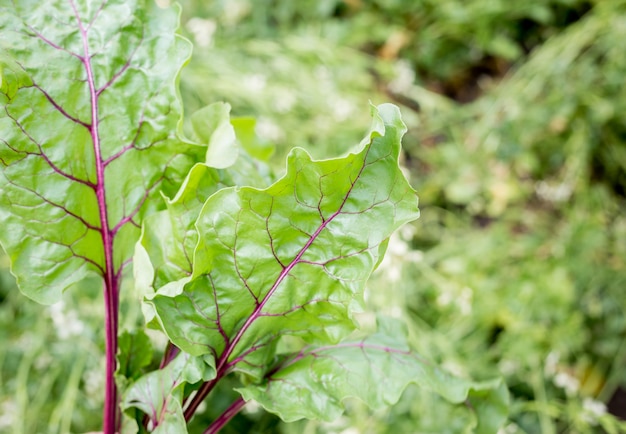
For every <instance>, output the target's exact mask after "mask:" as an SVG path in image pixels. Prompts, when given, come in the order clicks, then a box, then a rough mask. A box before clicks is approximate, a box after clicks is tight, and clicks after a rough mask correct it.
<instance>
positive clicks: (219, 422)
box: [204, 397, 246, 434]
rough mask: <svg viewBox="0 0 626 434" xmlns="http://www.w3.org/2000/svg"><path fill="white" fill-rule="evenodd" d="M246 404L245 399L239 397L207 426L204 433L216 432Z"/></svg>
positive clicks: (214, 433)
mask: <svg viewBox="0 0 626 434" xmlns="http://www.w3.org/2000/svg"><path fill="white" fill-rule="evenodd" d="M245 405H246V401H244V400H243V398H242V397H239V398H237V399H236V400H235V402H233V403H232V404H231V405H230V407H228V408H227V409H226V410H225V411H224V413H222V414H221V415H220V416H219V417H218V418H217V419H215V421H214V422H213V423H212V424H211V426H209V427H208V428H207V429H206V430H205V431H204V434H217V433H218V432H219V431H220V430H221V429H222V428H224V425H226V424H227V423H228V422H229V421H230V420H231V419H232V418H233V417H235V415H236V414H237V413H239V411H240V410H241V409H242V408H243V407H244V406H245Z"/></svg>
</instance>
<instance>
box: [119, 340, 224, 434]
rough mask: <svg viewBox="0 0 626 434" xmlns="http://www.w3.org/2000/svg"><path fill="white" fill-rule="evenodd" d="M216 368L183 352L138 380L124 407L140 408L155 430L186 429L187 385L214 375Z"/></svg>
mask: <svg viewBox="0 0 626 434" xmlns="http://www.w3.org/2000/svg"><path fill="white" fill-rule="evenodd" d="M214 374H215V370H214V369H212V368H210V367H209V366H207V364H206V363H205V362H204V361H202V360H201V359H200V358H198V357H192V356H190V355H189V354H185V353H182V352H181V353H179V355H178V356H176V358H175V359H174V360H173V361H172V362H171V363H169V364H168V365H167V366H166V367H165V368H163V369H161V370H158V371H154V372H150V373H149V374H146V375H144V376H143V377H141V378H139V379H138V380H137V381H135V382H134V383H133V384H132V385H131V386H130V387H129V388H128V390H127V391H126V393H125V394H124V396H123V400H122V404H121V407H122V409H123V410H128V409H131V408H137V409H139V410H141V411H142V412H144V413H145V414H146V415H147V416H148V417H149V420H150V424H149V428H150V429H151V432H153V433H172V434H173V433H186V432H187V425H186V422H185V418H184V416H183V412H182V407H181V403H182V399H183V396H182V394H183V387H184V385H185V384H193V383H197V382H199V381H207V380H210V379H212V378H213V376H214Z"/></svg>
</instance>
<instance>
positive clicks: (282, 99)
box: [274, 89, 298, 113]
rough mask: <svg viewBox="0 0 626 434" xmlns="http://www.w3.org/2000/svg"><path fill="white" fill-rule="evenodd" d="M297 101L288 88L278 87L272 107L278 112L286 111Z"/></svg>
mask: <svg viewBox="0 0 626 434" xmlns="http://www.w3.org/2000/svg"><path fill="white" fill-rule="evenodd" d="M297 101H298V98H297V96H296V94H295V93H294V92H293V91H291V90H289V89H279V90H278V91H277V92H276V97H275V99H274V109H275V110H276V111H277V112H278V113H287V112H288V111H290V110H291V109H292V108H293V106H294V105H296V102H297Z"/></svg>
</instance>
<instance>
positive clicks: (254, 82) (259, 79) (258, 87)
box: [241, 74, 267, 93]
mask: <svg viewBox="0 0 626 434" xmlns="http://www.w3.org/2000/svg"><path fill="white" fill-rule="evenodd" d="M241 85H242V86H243V87H244V88H245V89H246V90H247V91H248V92H250V93H259V92H261V91H263V89H265V87H266V85H267V77H266V76H265V75H263V74H249V75H246V76H244V77H243V78H242V79H241Z"/></svg>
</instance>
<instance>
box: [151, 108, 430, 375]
mask: <svg viewBox="0 0 626 434" xmlns="http://www.w3.org/2000/svg"><path fill="white" fill-rule="evenodd" d="M373 115H374V123H373V125H374V127H373V129H372V131H371V132H370V134H369V135H368V136H367V138H366V140H364V142H363V143H362V147H361V149H360V150H359V152H357V153H355V154H349V155H347V156H346V157H343V158H338V159H332V160H323V161H313V160H312V159H311V157H310V156H309V155H308V154H307V153H306V152H305V151H303V150H301V149H295V150H294V151H292V153H291V154H290V156H289V158H288V164H287V173H286V175H285V176H284V177H283V178H281V179H280V180H279V181H277V182H276V183H275V184H273V185H272V186H270V187H268V188H267V189H264V190H259V189H255V188H251V187H243V188H226V189H222V190H220V191H218V192H217V193H215V194H213V195H212V196H210V197H209V199H208V200H207V201H206V203H205V204H204V207H203V208H202V210H201V212H200V215H199V217H198V220H197V222H196V228H197V232H198V234H199V236H198V244H197V247H196V249H195V252H194V256H193V258H191V259H192V264H191V265H192V274H191V276H190V277H189V278H190V280H189V281H188V282H185V283H184V290H183V292H182V293H181V294H179V295H176V296H174V297H172V296H171V295H168V294H161V293H158V294H157V295H156V296H155V297H154V299H153V300H152V303H153V305H154V306H155V308H156V312H157V315H158V317H159V322H160V323H161V326H162V327H163V329H164V330H165V331H166V333H167V334H168V336H169V338H170V339H171V340H172V342H174V344H176V345H177V346H178V347H180V348H181V349H183V350H184V351H187V352H189V353H191V354H194V355H202V354H210V355H213V356H214V357H216V358H217V359H218V362H217V366H218V370H220V369H222V370H223V369H228V368H230V367H233V366H234V365H235V364H238V363H239V362H242V361H243V360H244V359H245V361H246V362H247V366H246V367H244V366H242V364H239V366H238V369H245V370H247V371H250V372H251V371H254V368H255V366H256V365H257V364H258V362H259V361H267V360H269V358H270V357H271V356H272V352H273V343H274V342H275V341H276V340H277V339H278V338H279V337H280V336H281V335H283V334H291V335H297V336H301V337H302V338H304V339H305V340H307V341H309V342H337V341H339V340H340V339H341V338H343V337H344V336H346V335H347V334H348V333H350V332H351V331H352V330H353V329H354V324H353V321H352V319H351V316H350V310H349V306H354V305H355V304H356V303H358V302H359V301H360V295H361V291H362V289H363V286H364V283H365V281H366V280H367V278H368V277H369V275H370V273H371V272H372V270H373V268H374V267H375V265H376V264H377V263H378V261H379V258H380V256H381V255H382V254H383V253H384V249H385V247H386V239H387V238H388V237H389V236H390V234H391V233H392V232H393V231H394V230H395V229H396V228H398V227H399V226H401V225H402V224H404V223H406V222H408V221H410V220H413V219H415V218H417V217H418V208H417V197H416V195H415V191H414V190H413V189H412V188H411V187H410V186H409V184H408V182H407V181H406V179H405V177H404V175H403V174H402V172H401V170H400V168H399V166H398V157H399V152H400V139H401V137H402V135H403V134H404V132H405V131H406V127H405V126H404V124H403V123H402V120H401V118H400V113H399V110H398V109H397V107H395V106H392V105H388V104H386V105H382V106H380V107H378V108H373ZM355 302H356V303H355ZM256 375H260V373H259V372H257V373H256Z"/></svg>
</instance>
